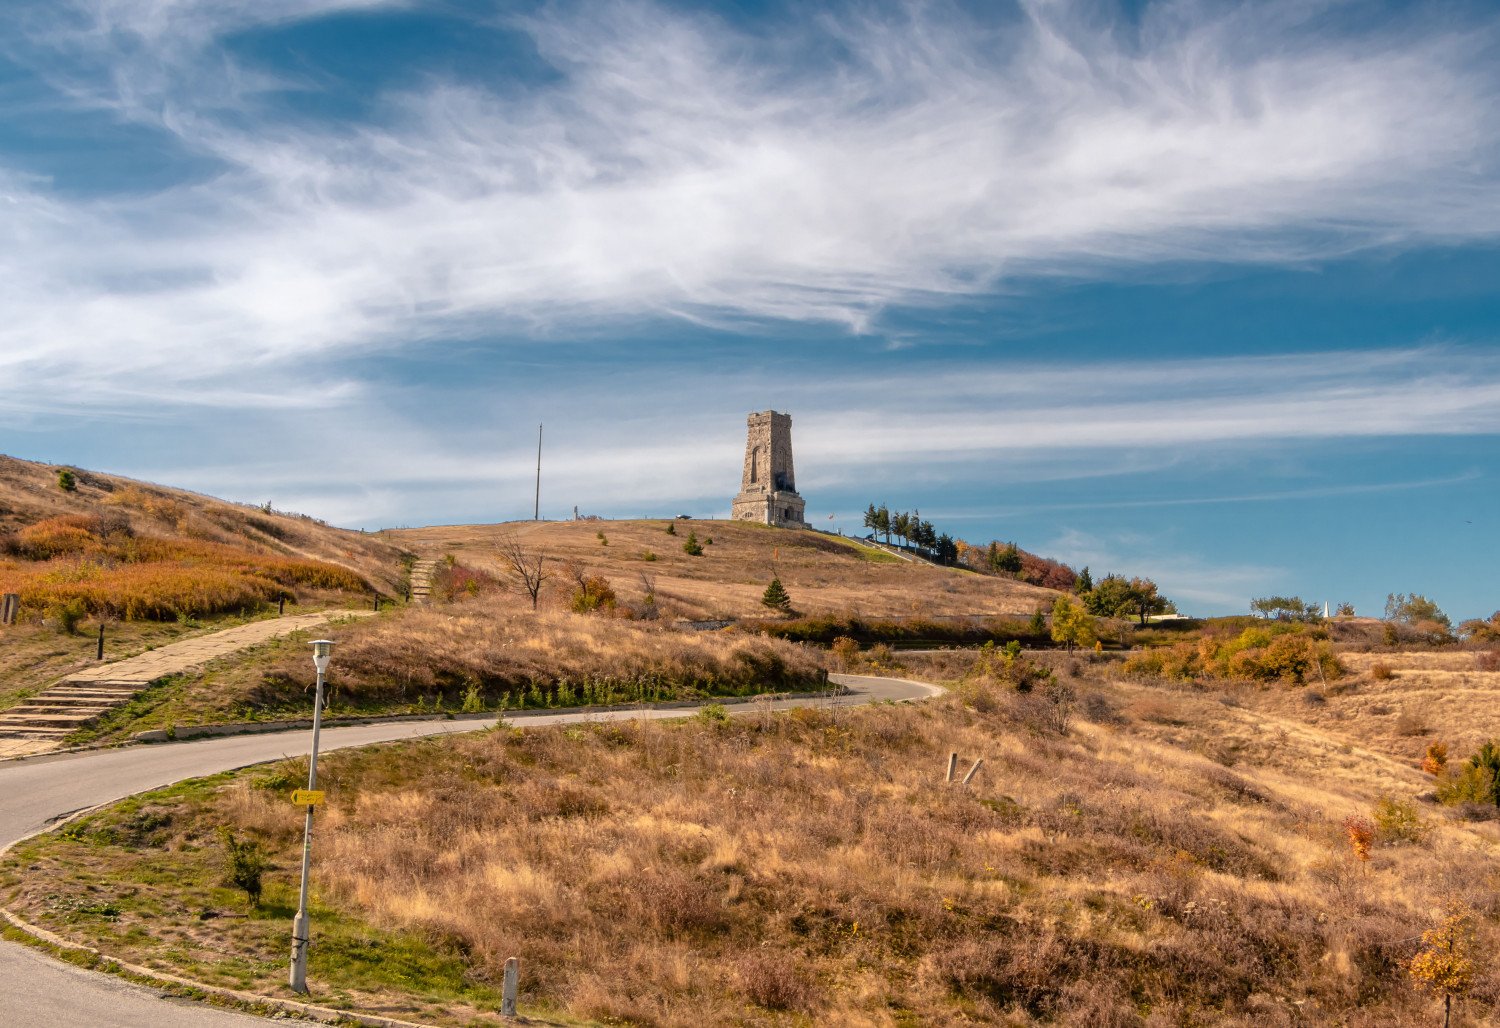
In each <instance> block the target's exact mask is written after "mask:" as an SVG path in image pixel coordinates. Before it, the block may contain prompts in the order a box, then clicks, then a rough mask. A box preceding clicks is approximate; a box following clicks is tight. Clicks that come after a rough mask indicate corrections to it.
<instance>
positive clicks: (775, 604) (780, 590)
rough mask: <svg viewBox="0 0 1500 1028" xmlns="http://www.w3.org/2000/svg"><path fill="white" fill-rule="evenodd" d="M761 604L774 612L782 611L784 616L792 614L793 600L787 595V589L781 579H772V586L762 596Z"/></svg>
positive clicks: (767, 587)
mask: <svg viewBox="0 0 1500 1028" xmlns="http://www.w3.org/2000/svg"><path fill="white" fill-rule="evenodd" d="M760 602H761V603H764V604H765V605H766V606H767V607H770V608H771V609H772V610H776V611H780V612H781V613H783V614H786V613H788V612H790V611H791V609H792V598H791V597H790V596H788V595H787V592H786V587H785V586H783V585H782V584H781V579H780V578H779V577H776V578H772V579H771V584H770V585H768V586H766V591H765V593H764V594H763V595H762V596H761V598H760Z"/></svg>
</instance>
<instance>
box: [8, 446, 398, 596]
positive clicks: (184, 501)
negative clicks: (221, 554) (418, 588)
mask: <svg viewBox="0 0 1500 1028" xmlns="http://www.w3.org/2000/svg"><path fill="white" fill-rule="evenodd" d="M59 470H60V469H59V467H58V466H54V465H47V464H38V463H35V462H32V461H25V460H18V459H17V458H14V457H7V456H4V455H0V535H6V534H15V533H20V532H23V531H24V530H26V529H28V528H30V527H32V526H35V525H36V524H37V523H39V522H43V521H48V520H53V519H57V520H58V521H59V522H60V523H62V524H67V523H68V522H69V521H73V522H76V521H78V519H80V518H82V519H93V520H98V519H100V518H103V519H105V520H106V522H107V523H108V524H109V525H110V526H112V527H114V528H116V529H118V528H124V529H126V530H128V532H129V534H130V535H132V536H134V537H137V538H142V539H152V540H160V541H167V542H175V543H178V544H181V545H182V546H184V547H188V548H189V549H192V550H195V551H197V552H196V554H194V555H193V556H196V558H197V562H198V563H203V562H204V556H205V553H206V552H207V553H212V547H213V546H215V545H217V546H222V547H228V548H230V549H232V550H236V551H241V553H248V554H253V555H261V556H265V557H274V558H281V559H282V561H283V562H285V561H292V562H299V561H318V562H323V563H329V564H334V565H337V566H339V567H342V568H345V569H347V570H348V571H350V572H352V573H353V574H355V575H357V576H359V577H360V578H362V579H364V580H365V581H366V582H368V583H369V584H370V585H371V586H373V587H374V588H376V589H378V590H380V591H382V592H385V593H387V594H388V595H391V594H394V593H396V592H397V591H398V590H399V587H400V582H401V574H402V568H401V563H400V551H399V550H398V548H397V547H395V546H393V545H391V543H390V542H388V541H385V540H381V539H379V538H377V537H375V536H372V535H367V534H365V533H361V532H351V531H348V530H347V529H341V528H334V527H332V526H330V525H327V524H324V523H323V522H321V521H318V520H316V519H314V518H310V517H304V516H300V515H296V514H285V513H281V512H279V511H268V510H263V509H261V508H258V507H248V506H242V505H240V504H234V503H227V502H225V501H223V500H217V499H214V498H212V497H209V496H203V495H201V494H198V493H192V492H188V491H186V490H183V489H172V488H169V487H166V486H159V485H153V484H150V483H146V482H138V481H135V480H133V479H129V478H123V477H120V476H117V475H106V474H101V473H98V472H94V471H83V470H80V469H77V468H73V469H69V470H70V473H71V474H72V475H73V478H74V482H75V488H74V489H72V490H71V491H69V490H64V489H63V488H61V487H60V486H59V485H58V472H59ZM37 555H38V554H36V553H31V554H27V556H37ZM42 555H43V556H45V554H42ZM178 556H181V555H178Z"/></svg>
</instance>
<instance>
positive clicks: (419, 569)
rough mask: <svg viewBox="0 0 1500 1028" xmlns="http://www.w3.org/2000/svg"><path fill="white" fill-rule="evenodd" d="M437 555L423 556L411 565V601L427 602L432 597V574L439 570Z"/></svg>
mask: <svg viewBox="0 0 1500 1028" xmlns="http://www.w3.org/2000/svg"><path fill="white" fill-rule="evenodd" d="M438 560H439V558H437V557H422V558H421V559H419V560H418V561H417V562H416V563H415V564H413V565H412V566H411V602H413V603H426V602H427V601H428V600H429V599H431V598H432V576H433V575H434V574H435V573H436V572H437V566H438Z"/></svg>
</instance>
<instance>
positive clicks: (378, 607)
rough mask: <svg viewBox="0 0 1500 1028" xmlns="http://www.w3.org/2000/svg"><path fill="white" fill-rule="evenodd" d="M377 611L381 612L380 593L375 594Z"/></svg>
mask: <svg viewBox="0 0 1500 1028" xmlns="http://www.w3.org/2000/svg"><path fill="white" fill-rule="evenodd" d="M375 613H377V614H379V613H380V594H379V593H376V594H375Z"/></svg>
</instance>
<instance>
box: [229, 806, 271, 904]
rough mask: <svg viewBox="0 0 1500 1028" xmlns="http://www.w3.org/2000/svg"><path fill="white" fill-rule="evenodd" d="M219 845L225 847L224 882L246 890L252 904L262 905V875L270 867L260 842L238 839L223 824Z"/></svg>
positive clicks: (231, 886)
mask: <svg viewBox="0 0 1500 1028" xmlns="http://www.w3.org/2000/svg"><path fill="white" fill-rule="evenodd" d="M219 845H220V846H222V847H223V849H224V878H223V881H224V884H225V885H227V886H229V887H230V888H233V889H242V890H244V893H245V899H246V901H247V902H248V903H249V904H250V906H252V907H258V906H260V892H261V881H260V880H261V875H263V874H264V873H265V872H266V871H267V870H268V869H269V867H270V861H269V860H268V859H267V858H266V855H265V853H264V852H263V851H262V850H261V848H260V843H258V842H256V841H255V840H253V839H246V840H243V841H242V840H240V839H237V838H236V837H235V835H234V833H233V832H231V831H230V830H229V829H228V828H227V827H222V826H221V827H220V828H219Z"/></svg>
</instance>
